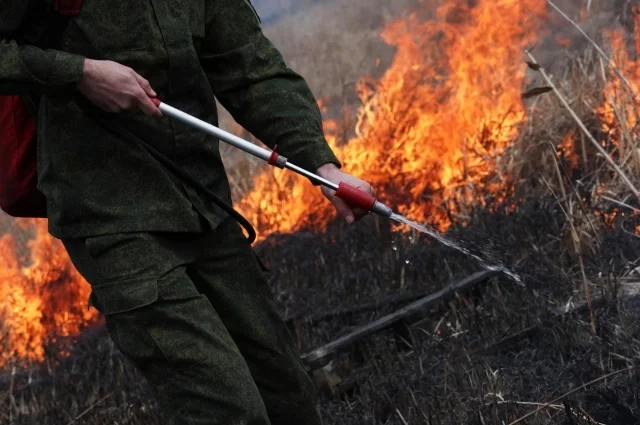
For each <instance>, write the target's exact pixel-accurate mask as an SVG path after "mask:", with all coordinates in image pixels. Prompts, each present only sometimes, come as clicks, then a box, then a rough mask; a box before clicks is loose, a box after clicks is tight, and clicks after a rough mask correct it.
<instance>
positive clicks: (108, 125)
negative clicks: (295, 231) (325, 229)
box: [90, 112, 256, 245]
mask: <svg viewBox="0 0 640 425" xmlns="http://www.w3.org/2000/svg"><path fill="white" fill-rule="evenodd" d="M90 114H91V115H92V116H93V117H94V118H95V119H96V121H97V122H98V123H99V124H100V125H102V127H104V128H105V129H106V130H107V131H110V132H111V133H113V134H115V135H116V136H120V137H123V138H124V139H127V140H131V141H134V142H136V143H139V144H140V145H142V146H143V147H144V148H145V149H146V150H147V151H149V153H150V154H151V155H152V156H153V157H154V158H155V159H157V160H158V161H160V162H161V163H162V164H163V165H164V166H165V167H167V168H168V169H170V170H171V171H173V172H174V173H175V174H177V175H178V176H179V177H180V178H182V179H183V180H185V181H187V182H189V183H191V184H192V185H193V186H195V187H196V188H198V189H200V190H202V191H203V192H204V193H205V194H207V195H208V196H210V197H211V198H212V199H213V201H214V202H215V203H216V205H218V206H219V207H220V208H222V209H223V210H224V211H225V212H227V213H228V214H229V215H230V216H232V217H233V218H235V219H236V220H237V221H238V223H240V224H241V225H242V227H244V228H245V230H246V231H247V233H248V234H249V236H248V239H249V245H251V244H252V243H253V242H254V241H255V240H256V231H255V229H254V228H253V226H252V225H251V223H250V222H249V220H247V219H246V218H244V217H243V216H242V214H240V213H239V212H238V211H236V210H235V209H234V208H233V207H232V206H231V205H229V204H227V203H226V202H225V201H224V200H222V199H221V198H220V197H219V196H218V195H216V194H215V193H213V192H212V191H211V190H209V188H207V187H206V186H205V185H204V184H202V183H201V182H199V181H198V180H196V179H195V178H193V177H192V176H191V175H190V174H189V173H187V172H186V171H185V170H184V169H182V168H180V167H179V166H178V165H177V164H176V163H175V162H173V161H171V160H170V159H169V158H167V157H166V156H164V155H163V154H161V153H160V152H159V151H157V150H156V149H155V148H154V147H152V146H150V145H149V144H148V143H147V142H145V141H144V140H142V139H140V138H139V137H137V136H135V135H134V134H132V133H131V132H130V131H128V130H127V129H125V128H124V127H122V126H121V125H120V124H118V123H116V122H114V121H113V120H111V119H107V118H105V117H104V116H101V115H99V114H98V113H93V112H92V113H90Z"/></svg>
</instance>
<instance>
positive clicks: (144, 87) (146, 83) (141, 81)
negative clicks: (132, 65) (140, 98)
mask: <svg viewBox="0 0 640 425" xmlns="http://www.w3.org/2000/svg"><path fill="white" fill-rule="evenodd" d="M133 76H134V77H135V78H136V80H137V81H138V84H140V87H142V90H144V92H145V93H146V94H147V96H149V97H156V96H157V94H156V92H155V91H153V89H152V88H151V84H149V81H148V80H147V79H145V78H143V77H142V76H141V75H139V74H138V73H137V72H135V71H134V72H133Z"/></svg>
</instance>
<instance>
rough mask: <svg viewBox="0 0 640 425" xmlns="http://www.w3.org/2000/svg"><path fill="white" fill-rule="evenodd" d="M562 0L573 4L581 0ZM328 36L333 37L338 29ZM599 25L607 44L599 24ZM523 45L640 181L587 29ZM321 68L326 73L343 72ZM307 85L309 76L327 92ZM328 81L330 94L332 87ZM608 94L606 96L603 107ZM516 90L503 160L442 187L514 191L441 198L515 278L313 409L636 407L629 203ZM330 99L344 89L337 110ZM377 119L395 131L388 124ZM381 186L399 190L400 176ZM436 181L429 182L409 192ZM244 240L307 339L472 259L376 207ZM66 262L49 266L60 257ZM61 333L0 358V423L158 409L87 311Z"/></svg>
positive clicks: (550, 414) (418, 333)
mask: <svg viewBox="0 0 640 425" xmlns="http://www.w3.org/2000/svg"><path fill="white" fill-rule="evenodd" d="M465 3H469V6H470V7H473V6H474V5H475V4H482V3H483V2H482V1H477V2H465ZM568 3H571V2H563V4H562V5H563V6H566V7H568V6H569V5H568ZM574 3H576V4H573V6H574V9H573V10H574V12H575V10H578V9H579V6H580V5H577V2H574ZM589 3H590V4H592V3H593V5H595V3H597V2H589ZM617 3H619V4H617ZM617 3H616V5H615V7H616V8H617V9H615V8H614V10H613V11H611V10H607V11H606V13H608V14H612V15H607V17H603V18H602V19H603V20H605V21H606V22H608V23H610V22H609V21H610V20H612V19H613V21H616V19H618V20H619V21H620V23H621V25H620V26H621V27H623V28H627V37H626V39H625V40H626V44H625V46H626V48H627V50H628V51H629V52H632V53H631V54H630V57H629V58H627V59H631V61H636V62H635V63H636V65H634V64H629V63H627V64H626V65H624V64H623V62H620V66H621V67H622V68H623V71H624V72H625V74H627V75H628V76H629V77H630V78H633V79H634V81H635V80H638V81H640V72H638V69H639V67H638V65H637V58H638V56H637V54H638V53H640V50H638V48H640V43H638V34H640V31H638V25H640V19H639V20H637V21H634V16H636V15H637V12H636V14H635V15H634V14H633V13H631V11H632V9H633V6H634V5H633V4H632V2H628V1H626V2H624V1H621V2H617ZM605 6H610V5H609V4H608V5H605ZM594 7H595V6H594ZM567 10H569V9H567ZM345 15H349V13H345ZM574 15H575V13H574ZM349 16H350V15H349ZM353 16H356V17H357V13H355V12H353ZM598 16H600V15H598ZM602 16H604V15H602ZM612 16H613V18H612ZM595 21H596V20H595V19H594V20H591V19H587V20H586V23H585V25H595V26H594V27H593V28H592V31H591V32H592V33H597V32H598V31H597V25H600V24H596V23H595ZM608 23H607V25H608ZM634 31H635V33H634ZM283 34H285V35H286V34H288V33H287V32H286V31H285V32H283ZM364 35H366V34H364ZM364 35H363V37H364ZM283 37H285V36H283ZM331 37H333V38H331ZM289 38H291V37H289ZM312 38H313V37H312ZM330 39H331V40H334V41H336V40H339V33H336V34H330ZM577 39H578V38H577V37H574V36H572V42H573V40H577ZM597 41H598V43H602V45H606V46H609V48H608V51H610V50H611V45H610V44H607V40H605V39H604V38H598V39H597ZM283 43H284V41H283ZM336 43H337V41H336ZM276 44H278V43H276ZM310 45H314V44H313V43H311V44H310ZM334 45H337V44H334ZM543 45H544V44H543ZM318 49H320V47H318ZM576 49H577V50H576ZM634 50H635V51H634ZM363 54H364V55H365V56H367V55H366V54H365V53H363ZM534 54H535V55H536V57H537V58H538V59H540V60H541V62H542V63H543V64H544V65H545V66H546V65H547V64H548V65H549V69H551V70H553V71H554V73H555V75H554V77H553V81H554V82H555V83H556V85H557V86H558V89H559V93H560V96H563V97H564V98H566V99H567V101H568V103H569V105H570V106H571V107H572V108H573V109H574V110H575V111H576V112H577V114H578V116H579V118H580V120H581V122H583V123H584V124H585V126H586V127H587V130H588V131H589V133H590V134H592V135H593V136H594V137H595V138H596V139H597V140H598V141H599V142H600V143H601V145H602V146H603V147H604V148H605V149H606V150H607V152H608V153H609V154H611V155H612V157H613V158H614V160H615V161H616V162H617V163H618V164H619V165H620V166H621V167H622V170H621V171H622V172H623V173H625V174H626V175H627V176H628V177H629V178H630V179H631V180H632V181H633V182H634V183H635V186H636V187H638V176H639V175H640V154H638V155H637V156H634V155H635V154H634V152H640V151H638V148H639V147H640V136H638V134H640V132H639V129H640V125H639V124H638V123H639V122H640V119H637V114H638V112H637V111H638V104H637V103H636V102H634V101H633V96H632V95H630V94H629V92H628V91H625V90H624V89H621V88H620V87H613V88H612V85H611V84H612V83H613V82H615V81H616V80H615V76H614V73H613V72H611V70H610V69H607V68H606V67H605V66H603V63H602V61H601V59H600V58H598V56H597V55H596V54H595V53H594V51H593V49H591V48H590V47H589V45H588V44H585V45H581V44H578V47H576V48H575V49H574V50H571V51H570V53H569V54H567V52H566V51H564V52H563V53H557V52H556V53H555V54H552V53H550V52H549V51H548V50H542V51H541V50H540V49H539V50H534ZM292 56H295V55H292ZM383 59H384V58H383ZM336 60H338V59H336ZM523 61H524V59H523ZM325 62H328V61H325ZM627 62H628V61H627ZM340 63H341V62H340ZM338 68H339V67H338ZM603 68H604V70H603ZM354 69H355V68H354ZM351 71H353V72H354V73H355V74H357V73H359V71H357V70H355V71H354V70H353V69H352V70H351ZM318 72H320V71H318ZM323 72H324V71H323ZM302 73H303V74H304V75H307V74H305V72H304V71H302ZM529 73H530V74H531V75H532V80H531V82H530V84H531V86H533V87H539V86H544V85H545V82H544V79H542V78H541V77H540V74H539V72H537V71H536V70H534V69H530V70H529ZM308 75H309V76H313V75H315V74H314V72H311V71H310V72H309V73H308ZM326 75H331V77H332V78H333V77H335V78H336V79H337V80H336V81H338V80H339V78H338V77H339V75H340V72H336V73H335V74H330V73H329V74H326ZM311 80H312V81H318V80H317V78H316V79H313V78H312V79H311ZM347 80H349V78H345V81H347ZM317 84H318V85H317V86H316V87H318V88H317V90H316V91H319V90H323V83H322V82H318V83H317ZM531 86H527V87H522V92H525V91H527V90H529V89H530V88H531ZM634 87H635V88H636V89H637V86H634ZM328 97H329V99H333V100H335V99H336V98H337V99H341V92H340V91H338V92H335V93H332V94H331V96H328ZM347 100H348V99H347ZM609 100H612V102H611V103H613V104H614V105H616V108H615V109H616V111H613V112H612V113H607V112H606V111H605V112H602V111H599V106H600V105H602V104H603V103H606V102H608V101H609ZM332 102H333V101H332ZM525 102H526V105H525V106H526V110H527V112H528V116H529V119H528V120H527V121H526V122H523V123H522V124H521V125H520V127H519V128H518V136H517V137H516V139H515V140H514V141H513V143H512V144H511V145H510V146H508V148H507V149H505V150H504V152H502V153H501V154H500V155H499V157H498V158H488V159H487V161H491V164H492V165H493V166H494V172H493V173H492V174H491V175H488V176H486V177H485V178H484V180H480V181H473V182H467V184H466V185H465V187H463V188H462V189H461V192H455V193H454V194H456V195H458V194H462V195H464V190H469V191H471V192H474V191H480V190H482V189H483V188H487V187H490V186H491V184H495V182H499V183H500V184H502V185H506V186H505V187H508V189H509V190H506V191H501V192H500V193H499V196H498V195H496V193H487V194H486V195H484V196H483V205H482V206H480V205H477V204H474V203H466V204H465V199H466V198H465V196H462V195H461V196H456V197H453V198H451V199H449V201H448V202H446V203H443V204H442V205H441V206H440V207H439V211H444V215H445V216H446V215H447V214H448V219H449V221H450V222H451V223H452V224H451V226H450V227H449V228H448V231H447V237H449V238H451V239H453V240H456V241H458V242H460V243H462V244H464V245H465V246H467V247H468V248H470V249H471V250H472V251H473V252H474V253H478V254H480V255H481V256H482V257H484V258H485V259H486V260H487V262H489V263H492V262H501V263H503V264H504V265H505V266H507V267H509V268H510V269H512V270H513V271H514V272H516V273H518V274H520V275H521V276H522V278H523V282H524V286H520V285H518V284H516V283H515V282H514V281H512V280H510V279H508V278H506V277H505V276H502V275H497V276H495V277H493V278H491V279H490V280H488V281H486V282H484V283H482V284H479V285H477V286H476V287H474V288H473V289H472V290H469V291H464V292H460V293H458V294H457V295H456V297H455V298H454V299H453V300H451V301H449V302H447V303H443V304H439V305H438V306H437V308H433V309H430V310H428V311H424V312H423V313H422V314H421V315H420V317H414V318H413V320H410V321H408V322H407V323H404V324H403V325H402V326H398V327H395V328H394V329H388V330H385V331H383V332H380V333H377V334H375V335H374V336H372V337H370V338H366V339H364V340H362V341H360V342H358V343H357V344H355V345H354V346H352V347H350V348H349V349H348V350H346V351H344V352H343V353H341V354H340V355H337V356H336V357H335V358H334V360H333V363H332V364H331V366H332V367H331V370H328V371H327V374H326V376H325V378H328V382H329V383H330V384H331V385H326V384H327V381H326V380H325V381H324V382H319V383H321V384H322V385H321V405H322V412H323V415H324V417H325V421H326V423H328V424H334V423H335V424H345V425H346V424H363V425H364V424H367V425H374V424H375V425H378V424H399V425H404V424H472V425H476V424H477V425H484V424H515V423H518V424H524V423H527V424H536V425H541V424H563V425H564V424H566V425H574V424H597V423H600V424H606V425H615V424H634V423H640V382H639V381H638V378H640V377H639V376H638V375H637V369H636V366H637V364H638V360H639V359H640V354H639V353H640V328H639V325H638V323H640V321H639V319H640V299H639V298H638V294H639V291H638V288H640V260H639V259H640V238H639V237H638V229H639V228H638V226H639V225H640V221H639V217H640V216H639V215H638V210H640V204H639V203H638V200H637V199H635V198H634V197H633V195H630V193H629V190H628V188H627V187H626V186H625V185H624V183H623V182H622V179H621V176H620V174H619V173H617V172H614V171H612V170H611V168H610V166H609V165H608V164H607V162H606V161H605V160H604V159H603V156H602V155H601V154H600V153H599V152H598V151H597V149H596V148H595V146H593V145H592V144H590V142H589V141H588V140H587V138H586V136H585V135H584V133H583V132H581V129H580V128H579V127H578V125H577V123H576V120H575V119H574V118H573V117H572V116H571V115H570V114H569V113H568V111H567V108H566V107H564V106H563V105H562V103H561V102H560V100H559V97H558V95H556V94H554V93H553V92H546V93H544V94H541V95H538V96H532V97H530V98H529V97H528V98H527V99H526V100H525ZM332 105H333V103H332ZM342 107H345V108H347V109H348V108H349V107H350V106H349V102H348V101H346V100H345V102H344V103H342V104H339V105H338V106H336V107H335V108H334V109H335V110H338V109H340V108H342ZM609 112H611V111H609ZM615 112H617V113H615ZM621 113H624V114H626V118H625V116H623V115H621ZM634 116H635V117H636V118H633V117H634ZM393 118H394V117H393V116H392V115H390V119H393ZM347 121H348V120H347ZM352 123H353V122H352ZM483 125H485V124H482V125H481V124H478V128H479V129H480V131H479V133H480V135H479V136H475V135H474V137H477V141H478V143H479V145H478V146H480V147H483V146H491V145H492V144H495V142H496V141H495V140H493V139H491V137H492V136H491V134H492V133H491V131H489V130H491V129H490V128H485V129H483V128H482V126H483ZM490 125H491V123H487V124H486V126H490ZM388 128H389V129H390V133H389V135H390V136H389V137H391V136H394V133H393V131H391V130H394V128H395V127H394V126H391V125H390V126H389V127H388ZM485 130H486V131H485ZM381 134H382V135H383V136H385V137H386V133H381ZM374 135H375V134H374ZM347 139H348V137H345V140H343V142H346V140H347ZM386 139H388V137H386V138H385V140H386ZM385 140H383V142H385ZM244 165H245V163H241V162H240V163H236V167H235V168H234V169H233V170H232V178H233V179H234V180H235V181H236V185H235V187H234V190H236V191H237V190H240V191H241V192H243V191H248V190H251V187H245V186H243V184H242V182H246V181H249V180H250V179H249V178H248V176H247V175H242V174H239V173H242V172H245V173H246V172H249V173H250V174H249V175H252V174H251V173H253V172H254V171H255V168H252V167H249V166H247V167H244ZM246 170H249V171H246ZM409 181H411V180H409ZM237 182H240V183H237ZM249 186H250V185H249ZM384 189H385V190H386V194H387V195H388V196H387V198H386V199H389V200H393V202H394V203H395V202H396V201H397V202H400V200H401V199H402V198H403V196H404V193H403V191H405V192H409V191H410V189H411V187H402V186H389V187H386V188H384ZM505 193H506V195H505ZM240 195H242V193H241V194H240ZM439 195H440V194H439V193H438V191H437V188H433V187H431V188H429V190H428V191H425V192H424V193H420V194H419V196H418V197H417V198H416V200H414V201H415V202H416V203H418V202H425V203H427V202H430V201H432V200H433V199H437V198H438V196H439ZM386 199H385V200H386ZM394 206H396V205H394ZM430 219H431V217H425V221H428V220H430ZM310 222H312V223H315V222H314V220H313V219H312V220H310ZM256 250H257V252H258V253H259V255H260V256H261V257H262V258H263V259H264V260H265V262H266V263H267V265H268V266H269V267H270V268H271V269H272V272H271V273H270V276H271V279H270V285H271V287H272V290H273V292H274V295H275V297H276V299H277V301H278V303H279V305H280V307H281V309H282V314H283V316H284V317H285V318H286V319H287V323H288V324H289V326H290V329H291V331H292V333H293V334H294V335H295V337H296V340H297V342H298V346H299V348H300V350H301V352H303V353H305V352H307V351H309V350H311V349H313V348H315V347H318V346H320V345H323V344H325V343H327V342H329V341H330V340H332V339H335V338H337V337H339V336H341V335H344V334H346V333H348V332H349V331H351V330H353V329H354V328H356V327H358V326H361V325H363V324H366V323H368V322H370V321H372V320H374V319H376V318H378V317H380V316H382V315H384V314H386V313H389V312H391V311H393V310H395V309H397V308H399V307H402V306H403V305H404V304H406V301H404V302H400V301H397V302H393V300H398V299H400V298H402V299H404V300H406V299H408V298H411V296H412V295H416V296H417V295H421V294H426V293H430V292H434V291H437V290H439V289H441V288H442V287H444V286H445V285H446V284H448V283H450V282H452V281H456V280H458V279H461V278H464V277H465V276H468V275H470V274H472V273H474V272H476V271H478V270H479V269H480V268H479V265H478V264H477V263H476V262H475V261H473V260H470V259H469V258H468V257H466V256H464V255H462V254H460V253H459V252H457V251H455V250H452V249H449V248H446V247H443V246H442V245H440V244H438V243H437V242H434V241H432V240H431V239H429V238H427V237H424V236H420V235H418V234H416V233H411V232H405V231H404V229H401V228H395V227H392V226H391V224H390V223H389V222H387V221H385V220H382V219H379V218H376V217H367V218H365V219H364V220H363V221H362V222H360V223H358V224H357V225H355V226H351V227H346V226H344V225H342V224H341V223H338V222H335V221H333V222H331V223H329V224H327V225H326V227H324V228H323V229H322V231H318V229H317V226H315V227H314V226H308V227H306V228H305V227H304V226H303V227H302V228H301V229H300V230H299V231H297V232H296V233H294V234H276V233H273V234H271V235H270V236H268V237H267V238H265V239H264V240H262V241H261V242H260V244H259V245H258V246H257V247H256ZM61 273H62V274H61V277H60V279H59V280H60V281H62V280H64V279H63V278H64V273H71V272H70V271H69V270H67V269H63V272H61ZM361 306H367V307H368V308H366V309H364V311H360V310H361V309H360V308H359V307H361ZM372 306H373V307H372ZM71 340H72V342H73V344H71V345H69V344H68V343H69V342H70V341H69V339H64V338H57V341H56V342H55V343H52V344H50V345H48V346H47V353H46V356H45V358H46V360H45V361H44V362H43V363H40V364H37V365H35V366H32V367H24V368H19V367H16V368H11V367H8V368H6V369H5V371H4V373H3V374H2V375H0V390H1V391H2V395H3V397H2V398H1V400H0V418H1V419H0V422H2V423H7V424H43V425H49V424H51V425H53V424H55V425H57V424H72V423H74V424H89V425H98V424H105V423H117V424H132V425H137V424H159V423H161V421H160V418H159V414H158V409H157V406H156V405H155V403H154V402H153V397H152V393H151V390H150V388H149V387H148V386H147V385H146V383H145V382H144V380H143V379H142V378H141V376H140V375H139V374H138V373H137V372H136V371H135V370H133V369H132V368H131V367H130V366H129V365H128V363H127V362H126V360H125V359H124V358H123V357H122V356H121V355H120V354H119V353H118V352H117V351H116V350H115V349H114V347H113V345H112V344H111V342H110V341H109V339H108V337H107V336H106V333H105V330H104V328H103V327H102V326H101V325H100V324H98V325H96V326H92V327H89V328H88V329H87V330H85V331H84V332H83V333H81V334H80V335H78V336H75V337H72V338H71ZM69 347H70V348H69ZM61 353H62V354H64V355H61ZM612 373H613V374H612ZM609 374H612V375H610V376H608V377H606V378H603V377H605V376H607V375H609ZM594 380H598V381H597V382H592V381H594ZM572 391H573V392H572ZM554 400H555V401H554ZM549 402H552V403H550V404H549ZM536 409H540V411H539V412H538V413H536V414H533V415H531V416H529V417H527V418H526V419H524V420H520V421H518V419H519V418H522V417H523V416H524V415H526V414H528V413H531V412H533V411H535V410H536Z"/></svg>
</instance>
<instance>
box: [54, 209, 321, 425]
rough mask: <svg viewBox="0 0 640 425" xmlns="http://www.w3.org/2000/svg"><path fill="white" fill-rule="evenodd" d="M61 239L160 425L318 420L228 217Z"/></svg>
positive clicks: (253, 262) (304, 378)
mask: <svg viewBox="0 0 640 425" xmlns="http://www.w3.org/2000/svg"><path fill="white" fill-rule="evenodd" d="M63 243H64V245H65V248H66V249H67V252H68V253H69V256H70V258H71V260H72V262H73V264H74V265H75V267H76V268H77V270H78V271H79V272H80V274H82V275H83V276H84V277H85V279H86V280H87V281H88V282H89V283H90V284H91V287H92V295H91V303H92V305H94V306H95V307H96V308H97V309H98V310H99V311H101V312H102V313H103V314H104V316H105V319H106V324H107V328H108V331H109V335H110V336H111V338H112V339H113V341H114V343H115V345H116V346H117V348H118V349H119V350H120V351H121V352H122V353H123V354H124V355H125V356H126V357H127V358H128V359H129V360H130V361H131V362H133V364H135V366H136V367H137V368H138V369H139V370H140V371H141V372H142V374H143V375H144V376H145V378H146V379H147V381H148V382H149V383H150V384H151V386H152V388H153V390H154V395H155V396H156V398H157V400H158V403H159V406H160V409H161V411H162V415H163V418H164V421H165V423H166V425H182V424H184V425H187V424H190V425H201V424H202V425H204V424H224V425H245V424H247V425H249V424H251V425H263V424H272V425H279V424H283V425H284V424H292V425H293V424H296V425H306V424H309V425H318V424H320V423H321V420H320V417H319V414H318V411H317V409H316V392H315V388H314V386H313V383H312V381H311V379H310V378H309V376H308V375H307V374H306V372H305V370H304V368H303V365H302V362H301V359H300V355H299V353H298V351H297V349H296V347H295V345H294V343H293V340H292V338H291V336H290V333H289V331H288V329H287V327H286V325H285V324H284V322H283V321H282V319H281V318H280V316H279V314H278V312H277V311H276V306H275V304H274V301H273V298H272V294H271V291H270V288H269V286H268V283H267V281H266V279H265V277H264V268H263V266H262V263H261V262H260V260H259V259H258V258H257V257H256V256H255V254H254V252H253V250H252V249H251V247H250V246H249V244H248V243H247V240H246V238H245V237H244V235H243V234H242V231H241V228H240V226H239V225H238V224H237V223H236V222H235V221H233V220H231V219H229V220H227V221H226V222H225V223H223V224H222V225H220V226H219V227H218V228H217V229H216V230H214V231H209V232H208V233H198V234H193V233H123V234H114V235H101V236H95V237H89V238H76V239H67V240H64V241H63Z"/></svg>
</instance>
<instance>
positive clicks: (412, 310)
mask: <svg viewBox="0 0 640 425" xmlns="http://www.w3.org/2000/svg"><path fill="white" fill-rule="evenodd" d="M496 274H497V272H495V271H481V272H477V273H474V274H473V275H471V276H468V277H466V278H464V279H462V280H460V281H458V282H456V283H452V284H450V285H449V286H447V287H446V288H443V289H441V290H440V291H438V292H435V293H433V294H430V295H428V296H426V297H424V298H422V299H419V300H417V301H415V302H413V303H411V304H409V305H407V306H405V307H403V308H401V309H400V310H397V311H395V312H393V313H391V314H388V315H386V316H383V317H381V318H380V319H378V320H376V321H374V322H371V323H369V324H367V325H365V326H362V327H360V328H358V329H356V330H355V331H353V332H351V333H349V334H348V335H345V336H343V337H341V338H338V339H336V340H334V341H332V342H330V343H328V344H326V345H324V346H322V347H320V348H317V349H315V350H313V351H311V352H310V353H307V354H305V355H303V356H302V361H303V362H304V363H305V364H306V365H307V366H308V367H309V368H310V369H311V370H315V369H317V368H320V367H322V366H323V360H325V358H326V357H328V356H329V355H332V354H334V353H337V352H339V351H340V350H343V349H345V348H346V347H348V346H350V345H351V344H353V343H354V342H356V341H359V340H361V339H362V338H364V337H366V336H369V335H371V334H374V333H376V332H379V331H381V330H384V329H387V328H389V327H391V326H393V325H394V324H395V323H397V322H399V321H401V320H406V319H407V318H408V317H410V316H413V315H414V314H416V313H419V312H420V311H421V310H424V309H425V308H427V307H431V306H433V305H435V304H438V303H440V302H442V301H446V300H448V299H450V298H451V297H453V296H454V295H455V293H456V292H458V291H463V290H465V289H469V288H471V287H473V286H475V285H477V284H478V283H481V282H485V281H487V280H488V279H489V278H491V277H493V276H495V275H496Z"/></svg>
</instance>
